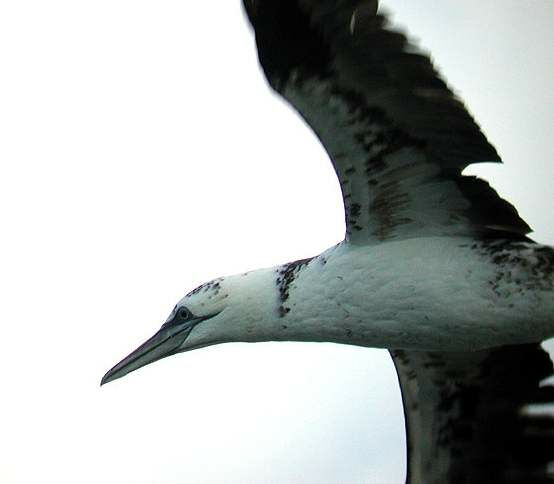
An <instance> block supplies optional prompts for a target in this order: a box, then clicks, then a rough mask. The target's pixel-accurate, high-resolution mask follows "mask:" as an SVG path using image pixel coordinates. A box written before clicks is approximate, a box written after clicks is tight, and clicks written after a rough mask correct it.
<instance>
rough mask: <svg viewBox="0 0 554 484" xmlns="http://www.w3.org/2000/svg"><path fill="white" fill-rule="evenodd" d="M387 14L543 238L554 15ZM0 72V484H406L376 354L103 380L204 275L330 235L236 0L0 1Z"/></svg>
mask: <svg viewBox="0 0 554 484" xmlns="http://www.w3.org/2000/svg"><path fill="white" fill-rule="evenodd" d="M383 3H384V4H385V5H387V6H389V9H390V10H391V11H393V12H395V14H396V15H395V18H396V19H397V20H398V22H400V23H402V24H404V25H408V26H409V29H410V32H411V33H412V34H414V36H416V37H418V38H420V39H422V43H423V45H424V46H425V47H426V48H428V49H429V50H430V51H431V52H432V53H433V57H434V58H435V59H436V61H437V63H438V64H439V66H440V67H441V69H442V71H443V73H444V74H445V75H446V76H447V78H448V80H449V81H450V82H451V83H452V85H453V86H455V87H456V89H457V90H458V91H459V92H460V94H461V96H462V97H463V98H464V99H465V101H466V103H467V105H468V106H469V108H470V110H471V111H472V112H473V113H474V115H475V116H476V118H477V119H478V121H479V122H480V124H481V125H482V127H483V129H484V131H485V132H486V133H487V135H488V137H489V139H490V140H491V141H492V142H493V143H494V144H495V145H496V147H497V148H498V150H499V152H500V153H501V155H502V156H503V158H504V160H505V163H506V164H505V165H503V166H491V167H480V168H479V169H478V168H474V169H472V172H475V173H481V174H483V176H486V178H487V179H489V180H490V181H491V182H492V184H493V186H495V187H496V188H497V189H498V190H499V191H500V193H501V194H503V195H504V196H505V197H506V198H508V199H509V200H510V201H512V202H513V203H514V204H515V205H516V206H517V207H518V209H519V211H520V213H521V214H522V215H523V217H524V218H525V219H526V220H527V221H528V222H529V223H530V224H531V225H532V226H533V227H534V228H535V229H536V232H535V234H534V237H535V238H536V239H537V240H539V241H541V242H547V243H550V244H554V224H553V223H552V213H553V212H552V210H553V208H554V207H553V203H552V200H554V183H553V181H554V165H553V164H552V161H551V160H552V154H553V153H552V146H553V144H552V126H553V115H552V105H553V101H554V99H553V97H554V95H553V91H552V85H553V81H554V69H553V63H552V60H551V56H552V52H551V51H552V34H551V22H552V19H553V18H554V2H552V1H551V0H532V1H531V0H529V1H526V2H521V1H519V0H518V1H516V0H504V1H503V2H502V5H501V6H500V5H499V3H498V2H497V1H492V0H481V1H477V0H471V1H469V0H468V1H465V2H459V1H457V0H448V1H446V0H443V1H442V2H436V1H435V0H418V1H417V2H413V1H408V0H396V1H393V0H390V1H388V2H383ZM0 66H1V69H2V74H1V76H0V163H1V167H0V170H1V172H0V206H1V207H2V228H3V233H4V235H3V236H2V239H1V241H0V244H1V250H0V267H1V275H0V291H1V294H2V305H1V307H0V321H1V327H0V328H1V334H2V350H1V351H0V365H1V366H0V368H1V381H2V386H1V389H2V397H1V399H0V435H1V437H0V456H1V457H0V482H2V483H6V484H31V483H37V482H41V483H57V484H66V483H75V482H79V483H82V484H89V483H90V484H92V483H98V482H103V483H107V484H111V483H114V484H173V483H183V482H189V483H283V482H286V483H321V482H326V483H331V482H337V483H338V482H340V483H362V482H371V483H382V484H390V483H392V484H394V483H400V482H403V479H404V477H403V472H404V469H405V463H404V448H403V445H404V440H403V439H404V436H403V422H402V416H401V403H400V394H399V391H398V388H397V386H396V377H395V375H394V372H393V369H392V364H391V363H390V362H389V361H388V360H387V357H386V353H384V352H380V351H376V350H368V349H361V348H353V347H340V346H335V345H324V344H311V345H310V344H258V345H245V344H236V345H223V346H215V347H211V348H207V349H205V350H201V351H196V352H192V353H187V354H183V355H178V356H175V357H172V358H168V359H166V360H163V361H160V362H158V363H156V364H154V365H152V366H150V367H146V368H144V369H142V370H140V371H138V372H136V373H133V374H131V375H129V376H128V377H126V378H124V379H122V380H118V381H117V382H114V383H111V384H109V385H107V386H105V387H102V388H100V387H99V382H100V378H101V377H102V375H103V374H104V372H105V371H106V370H108V369H109V368H110V367H111V366H112V365H113V364H114V363H116V362H117V361H119V359H121V358H122V357H123V356H125V355H126V354H127V353H129V351H131V350H132V349H134V348H135V347H136V346H137V345H138V344H139V343H141V342H142V341H143V340H144V339H145V338H146V337H148V336H150V335H151V334H152V333H153V332H154V331H155V330H156V329H157V328H158V327H159V326H160V324H161V323H162V322H163V321H164V319H165V317H166V316H167V314H168V313H169V311H170V309H171V308H172V307H173V305H174V304H175V302H176V301H177V300H178V299H179V298H180V297H181V296H182V295H183V294H184V293H185V292H187V291H189V290H190V289H192V288H193V287H195V286H196V285H197V284H199V283H200V282H203V281H205V280H207V279H211V278H212V277H215V276H217V275H221V274H230V273H235V272H239V271H244V270H247V269H252V268H256V267H261V266H270V265H274V264H277V263H282V262H285V261H287V260H294V259H298V258H301V257H306V256H309V255H314V254H316V253H318V252H320V251H321V250H323V249H325V248H326V247H328V246H330V245H332V244H334V243H336V242H337V241H338V240H339V239H340V238H342V234H343V222H342V219H343V215H342V208H341V201H340V195H339V188H338V184H337V182H336V180H335V178H334V175H333V171H332V168H331V165H330V163H329V162H328V161H326V158H325V155H324V153H323V150H322V149H321V148H320V146H319V145H318V143H317V142H316V141H315V138H314V136H313V135H311V134H310V132H309V130H308V129H307V128H306V127H305V126H303V124H302V122H301V121H300V120H299V118H298V117H297V116H295V115H293V114H292V113H291V112H290V109H289V108H288V107H286V106H285V105H284V104H283V103H282V102H281V101H279V100H277V99H276V98H274V97H272V96H271V95H270V94H269V92H268V89H267V87H266V85H265V82H264V80H263V78H262V75H261V73H260V72H259V71H258V68H257V60H256V58H255V51H254V43H253V38H252V35H251V32H250V30H249V28H248V27H247V25H246V22H245V19H244V17H243V14H242V10H241V7H240V2H239V0H233V1H218V2H200V3H199V2H183V1H176V0H158V1H156V2H154V1H137V0H135V1H130V0H110V1H106V0H100V1H95V2H91V1H75V0H71V1H70V0H66V1H62V0H51V1H49V2H44V1H37V0H17V1H15V0H14V1H12V0H8V1H4V2H2V3H0ZM300 188H301V189H302V190H301V191H300ZM306 214H310V217H309V218H308V217H307V215H306Z"/></svg>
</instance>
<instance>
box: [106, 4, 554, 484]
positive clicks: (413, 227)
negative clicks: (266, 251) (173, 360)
mask: <svg viewBox="0 0 554 484" xmlns="http://www.w3.org/2000/svg"><path fill="white" fill-rule="evenodd" d="M245 7H246V11H247V13H248V15H249V18H250V20H251V22H252V25H253V26H254V30H255V33H256V40H257V45H258V51H259V56H260V63H261V65H262V67H263V69H264V72H265V74H266V76H267V78H268V81H269V83H270V85H271V86H272V87H273V88H274V89H275V90H276V91H277V92H278V93H279V94H281V95H282V96H283V97H284V98H285V99H287V100H288V101H289V102H290V103H291V104H292V105H293V106H294V107H295V109H297V110H298V112H299V113H300V114H301V116H302V117H303V118H304V119H305V120H306V121H307V122H308V124H309V125H310V126H311V127H312V129H313V130H314V131H315V133H316V134H317V136H318V137H319V139H320V140H321V142H322V144H323V145H324V147H325V149H326V150H327V152H328V154H329V156H330V158H331V160H332V162H333V165H334V167H335V170H336V172H337V176H338V178H339V182H340V185H341V190H342V195H343V200H344V206H345V217H346V237H345V240H344V241H343V242H341V243H340V244H338V245H337V246H335V247H332V248H330V249H329V250H327V251H325V252H324V253H322V254H320V255H319V256H316V257H313V258H311V259H306V260H302V261H295V262H291V263H288V264H284V265H280V266H277V267H273V268H268V269H262V270H258V271H252V272H249V273H246V274H238V275H236V276H231V277H227V278H220V279H216V280H214V281H210V282H209V283H206V284H204V285H202V286H200V287H198V288H197V289H195V290H194V291H192V292H190V293H189V294H187V295H186V296H185V297H184V298H183V299H182V300H181V301H179V303H178V304H177V306H176V307H175V309H174V310H173V312H172V313H171V315H170V317H169V318H168V320H167V321H166V323H165V324H164V325H163V326H162V328H161V329H160V331H158V332H157V333H156V334H155V335H154V336H153V337H152V338H151V339H150V340H148V341H147V342H146V343H145V344H144V345H142V346H141V347H140V348H138V349H137V350H135V351H134V352H133V353H131V354H130V355H129V356H128V357H126V358H125V359H124V360H122V361H121V362H120V363H118V364H117V365H116V366H115V367H114V368H113V369H112V370H110V371H109V372H108V373H107V374H106V376H105V377H104V379H103V382H107V381H111V380H113V379H116V378H119V377H121V376H123V375H125V374H126V373H128V372H130V371H133V370H135V369H137V368H140V367H141V366H144V365H146V364H148V363H151V362H153V361H155V360H157V359H160V358H163V357H166V356H169V355H171V354H175V353H178V352H183V351H189V350H192V349H197V348H201V347H204V346H209V345H213V344H218V343H224V342H232V341H247V342H257V341H328V342H336V343H343V344H355V345H359V346H372V347H383V348H389V349H390V350H391V354H392V356H393V359H394V362H395V365H396V368H397V371H398V374H399V380H400V383H401V386H402V391H403V400H404V409H405V414H406V427H407V432H408V450H409V457H408V462H409V472H408V480H409V482H412V483H416V482H427V483H442V482H453V483H470V482H471V483H476V482H483V483H484V482H487V483H490V482H514V481H519V482H535V481H533V479H536V482H539V481H540V482H545V480H547V479H549V476H548V473H547V463H548V462H549V461H550V460H551V459H552V457H553V456H552V455H551V451H550V448H551V447H550V446H552V443H553V442H552V430H553V429H554V424H553V421H552V419H539V418H534V417H532V416H531V417H527V418H521V417H520V414H521V410H522V409H523V408H524V407H525V406H526V405H529V404H531V403H533V402H537V401H540V402H548V401H550V400H552V397H553V394H552V393H553V392H552V389H551V388H550V387H540V386H539V384H540V382H541V381H542V380H543V379H544V378H545V377H547V376H548V375H550V374H551V373H552V364H551V362H550V360H549V359H548V357H547V355H546V354H545V353H544V352H543V351H542V350H541V349H540V347H539V346H538V343H539V342H540V341H542V340H543V339H545V338H548V337H551V336H554V318H553V316H552V315H553V314H554V296H553V295H554V250H553V249H552V248H550V247H547V246H541V245H539V244H536V243H534V242H533V241H531V240H530V239H529V238H527V236H526V234H527V233H528V232H529V230H530V229H529V227H528V226H527V224H526V223H525V222H524V221H523V220H522V219H521V218H520V217H519V216H518V214H517V211H516V210H515V209H514V208H513V207H512V206H511V205H510V204H509V203H508V202H506V201H505V200H503V199H501V198H500V197H499V196H498V195H497V194H496V192H495V191H494V190H493V189H492V188H490V187H489V185H488V184H487V183H486V182H483V181H482V180H478V179H476V178H474V177H467V176H462V175H461V171H462V170H463V168H465V167H466V166H467V165H469V164H471V163H475V162H482V161H500V158H499V156H498V154H497V153H496V151H495V149H494V148H493V147H492V145H490V144H489V142H488V141H487V140H486V138H485V136H484V135H483V134H482V133H481V131H480V129H479V127H478V126H477V124H476V123H475V122H474V120H473V119H472V117H471V116H470V115H469V113H468V112H467V111H466V109H465V107H464V106H463V104H462V103H461V101H459V100H458V99H457V98H456V97H455V96H454V95H453V94H452V92H451V91H450V89H449V88H448V86H447V85H446V84H445V83H444V81H442V80H441V79H440V77H439V76H438V74H437V73H436V71H435V70H434V68H433V66H432V65H431V63H430V61H429V59H428V58H427V56H426V55H424V54H423V53H421V52H420V51H418V49H417V48H415V47H414V46H413V45H411V44H409V43H408V42H407V41H406V39H405V37H404V35H403V34H401V33H399V32H396V31H394V30H393V29H391V28H390V27H389V26H388V23H387V21H386V19H385V18H384V17H383V16H381V15H378V14H377V13H376V12H377V2H375V1H353V0H343V1H339V0H336V1H333V0H320V1H315V0H286V1H284V0H281V1H277V0H245ZM516 345H517V346H516Z"/></svg>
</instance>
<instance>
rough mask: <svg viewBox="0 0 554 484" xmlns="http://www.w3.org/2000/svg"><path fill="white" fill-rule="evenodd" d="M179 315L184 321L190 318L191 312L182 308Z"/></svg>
mask: <svg viewBox="0 0 554 484" xmlns="http://www.w3.org/2000/svg"><path fill="white" fill-rule="evenodd" d="M178 314H179V317H180V318H182V319H188V318H189V317H190V311H189V310H188V309H187V308H180V309H179V313H178Z"/></svg>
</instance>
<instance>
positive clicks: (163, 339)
mask: <svg viewBox="0 0 554 484" xmlns="http://www.w3.org/2000/svg"><path fill="white" fill-rule="evenodd" d="M204 319H205V318H194V319H192V320H189V321H186V322H183V323H179V324H176V323H175V318H174V319H170V320H168V321H167V322H166V323H165V324H164V325H163V326H162V327H161V328H160V330H159V331H158V332H157V333H156V334H155V335H154V336H152V337H151V338H150V339H149V340H148V341H146V342H145V343H143V344H142V345H140V346H139V347H138V348H137V349H136V350H135V351H133V352H132V353H131V354H130V355H128V356H126V357H125V358H123V359H122V360H121V361H120V362H119V363H118V364H117V365H115V366H114V367H113V368H112V369H111V370H110V371H108V372H107V373H106V374H105V375H104V378H102V382H101V383H100V385H104V384H105V383H108V382H111V381H113V380H117V379H118V378H121V377H122V376H125V375H126V374H127V373H130V372H132V371H135V370H138V369H139V368H141V367H143V366H145V365H148V364H150V363H153V362H154V361H157V360H160V359H162V358H165V357H166V356H170V355H174V354H175V353H179V352H180V351H182V350H181V345H182V344H183V343H184V341H185V340H186V339H187V337H188V335H189V334H190V332H191V331H192V329H193V328H194V326H196V325H197V324H198V323H200V322H201V321H203V320H204Z"/></svg>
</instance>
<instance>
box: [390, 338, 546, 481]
mask: <svg viewBox="0 0 554 484" xmlns="http://www.w3.org/2000/svg"><path fill="white" fill-rule="evenodd" d="M391 355H392V357H393V360H394V364H395V366H396V370H397V373H398V377H399V381H400V385H401V389H402V399H403V403H404V414H405V418H406V431H407V441H408V478H407V482H408V483H411V484H414V483H426V484H443V483H450V484H504V483H520V484H524V483H526V484H536V483H546V482H554V474H552V473H551V474H549V472H548V464H549V462H552V461H554V412H553V410H554V387H552V386H547V385H542V386H541V381H543V380H544V379H546V378H548V377H551V376H552V373H553V368H552V362H551V360H550V357H549V356H548V354H547V353H546V352H545V351H543V350H542V349H541V347H540V346H539V345H537V344H528V345H518V346H507V347H502V348H497V349H493V350H486V351H479V352H474V353H446V352H444V353H442V352H441V353H438V352H417V351H404V350H395V351H391ZM537 404H543V408H542V411H540V412H537V411H536V408H535V409H533V406H535V407H537ZM544 404H550V406H546V407H544ZM534 410H535V411H534Z"/></svg>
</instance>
